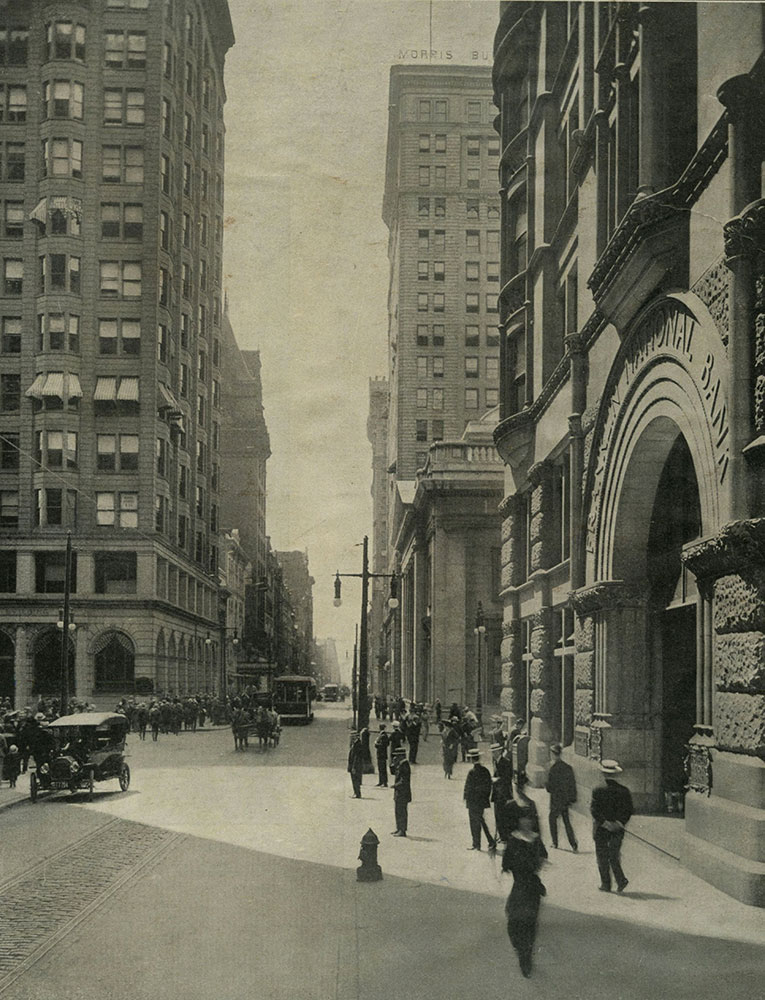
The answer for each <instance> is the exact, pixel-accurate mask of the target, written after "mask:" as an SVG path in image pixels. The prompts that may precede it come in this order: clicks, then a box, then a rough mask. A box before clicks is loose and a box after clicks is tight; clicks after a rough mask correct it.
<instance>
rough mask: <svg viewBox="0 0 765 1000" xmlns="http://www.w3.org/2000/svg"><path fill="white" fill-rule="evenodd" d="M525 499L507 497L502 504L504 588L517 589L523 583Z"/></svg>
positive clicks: (516, 496)
mask: <svg viewBox="0 0 765 1000" xmlns="http://www.w3.org/2000/svg"><path fill="white" fill-rule="evenodd" d="M523 505H524V501H523V497H520V496H518V495H514V496H509V497H506V498H505V500H503V501H502V503H501V504H500V508H499V509H500V512H501V513H502V515H503V517H502V534H501V538H502V588H503V589H504V588H505V587H517V586H518V585H519V584H520V583H522V582H523V577H524V570H525V559H526V554H525V552H524V543H525V538H524V528H523V517H522V516H521V514H522V508H523Z"/></svg>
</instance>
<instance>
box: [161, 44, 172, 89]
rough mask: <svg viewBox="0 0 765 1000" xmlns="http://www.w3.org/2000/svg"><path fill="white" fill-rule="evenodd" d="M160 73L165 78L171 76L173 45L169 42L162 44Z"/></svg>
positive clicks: (167, 78) (170, 78)
mask: <svg viewBox="0 0 765 1000" xmlns="http://www.w3.org/2000/svg"><path fill="white" fill-rule="evenodd" d="M162 75H163V76H164V78H165V79H166V80H172V78H173V47H172V45H171V44H170V42H165V43H164V45H163V46H162Z"/></svg>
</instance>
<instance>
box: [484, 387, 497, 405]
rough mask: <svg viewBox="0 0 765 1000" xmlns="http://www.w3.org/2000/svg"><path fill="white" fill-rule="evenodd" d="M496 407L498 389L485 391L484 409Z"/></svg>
mask: <svg viewBox="0 0 765 1000" xmlns="http://www.w3.org/2000/svg"><path fill="white" fill-rule="evenodd" d="M498 405H499V389H487V390H486V409H487V410H491V409H492V408H493V407H494V406H498Z"/></svg>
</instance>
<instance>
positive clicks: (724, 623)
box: [714, 566, 765, 635]
mask: <svg viewBox="0 0 765 1000" xmlns="http://www.w3.org/2000/svg"><path fill="white" fill-rule="evenodd" d="M742 573H743V574H744V575H743V576H742V575H741V573H731V574H729V575H727V576H721V577H718V579H717V580H716V581H715V584H714V628H715V632H717V634H718V635H724V634H725V633H727V632H765V566H760V567H753V568H751V569H750V570H749V571H746V570H744V569H743V568H742Z"/></svg>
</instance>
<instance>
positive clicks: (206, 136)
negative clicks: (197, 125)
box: [202, 122, 210, 156]
mask: <svg viewBox="0 0 765 1000" xmlns="http://www.w3.org/2000/svg"><path fill="white" fill-rule="evenodd" d="M202 152H203V153H204V154H205V156H209V155H210V127H209V125H208V124H207V123H206V122H202Z"/></svg>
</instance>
